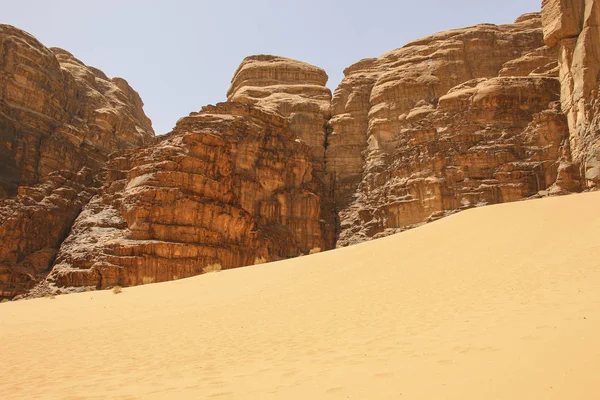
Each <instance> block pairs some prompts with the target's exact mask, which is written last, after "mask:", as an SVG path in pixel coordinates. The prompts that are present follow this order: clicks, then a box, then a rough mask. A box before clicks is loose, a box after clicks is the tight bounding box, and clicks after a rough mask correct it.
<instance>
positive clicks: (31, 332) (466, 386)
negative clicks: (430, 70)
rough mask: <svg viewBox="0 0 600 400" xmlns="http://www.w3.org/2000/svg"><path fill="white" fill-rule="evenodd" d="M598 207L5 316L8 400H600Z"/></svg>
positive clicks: (574, 205) (487, 222)
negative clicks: (181, 399)
mask: <svg viewBox="0 0 600 400" xmlns="http://www.w3.org/2000/svg"><path fill="white" fill-rule="evenodd" d="M599 201H600V193H586V194H579V195H571V196H565V197H558V198H547V199H541V200H534V201H527V202H518V203H512V204H503V205H497V206H491V207H483V208H477V209H472V210H469V211H465V212H462V213H459V214H456V215H453V216H450V217H448V218H445V219H442V220H440V221H437V222H434V223H431V224H428V225H425V226H423V227H420V228H417V229H414V230H411V231H407V232H404V233H400V234H397V235H394V236H390V237H387V238H384V239H380V240H375V241H371V242H368V243H364V244H360V245H356V246H352V247H349V248H343V249H339V250H334V251H329V252H325V253H321V254H316V255H311V256H305V257H300V258H296V259H292V260H287V261H282V262H274V263H270V264H265V265H260V266H253V267H249V268H241V269H235V270H228V271H221V272H219V273H211V274H207V275H203V276H198V277H195V278H189V279H184V280H179V281H173V282H167V283H160V284H151V285H145V286H139V287H132V288H124V289H123V292H122V293H120V294H117V295H115V294H113V292H112V291H110V290H105V291H97V292H87V293H81V294H73V295H64V296H57V297H55V298H54V299H51V298H42V299H35V300H26V301H17V302H11V303H6V304H2V305H0V340H1V341H2V343H3V344H4V349H3V351H2V362H3V374H2V375H3V379H2V380H0V394H1V397H2V398H3V399H33V398H55V399H59V398H70V399H71V398H72V399H75V398H81V399H83V398H86V399H88V398H92V397H90V394H94V396H95V397H93V398H98V399H103V398H118V399H130V398H146V399H152V398H166V397H169V398H198V399H199V398H206V399H211V398H215V399H249V398H252V399H306V398H319V399H403V398H406V399H579V400H582V399H590V400H592V399H598V398H599V396H600V374H599V371H600V341H598V338H599V337H600V291H599V290H598V288H600V244H599V243H598V232H600V209H599V208H598V202H599Z"/></svg>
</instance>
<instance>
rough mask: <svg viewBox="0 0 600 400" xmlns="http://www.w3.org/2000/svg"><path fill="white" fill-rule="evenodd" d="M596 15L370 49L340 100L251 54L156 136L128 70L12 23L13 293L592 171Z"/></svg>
mask: <svg viewBox="0 0 600 400" xmlns="http://www.w3.org/2000/svg"><path fill="white" fill-rule="evenodd" d="M596 18H597V9H596V6H595V2H594V1H584V0H580V1H552V0H548V1H544V4H543V13H542V14H541V15H540V14H539V13H532V14H525V15H523V16H521V17H519V18H518V19H517V20H516V21H515V22H514V23H513V24H507V25H492V24H481V25H476V26H473V27H468V28H462V29H455V30H451V31H446V32H441V33H437V34H434V35H431V36H428V37H426V38H422V39H419V40H416V41H413V42H411V43H409V44H407V45H405V46H404V47H401V48H399V49H396V50H393V51H390V52H388V53H385V54H383V55H382V56H380V57H378V58H372V59H364V60H361V61H359V62H357V63H355V64H353V65H351V66H350V67H348V68H346V69H345V71H344V75H345V77H344V79H343V81H342V82H341V83H340V85H339V86H338V87H337V89H336V90H335V92H334V93H333V96H332V95H331V92H330V90H329V89H327V87H326V86H325V85H326V83H327V79H328V77H327V74H326V73H325V71H323V70H322V69H320V68H318V67H315V66H313V65H310V64H307V63H304V62H300V61H296V60H292V59H289V58H284V57H278V56H270V55H256V56H250V57H247V58H245V59H244V60H243V61H242V63H241V65H240V66H239V68H238V69H237V71H236V72H235V74H234V76H233V79H232V81H231V87H230V88H229V91H228V92H227V102H226V103H220V104H217V105H216V106H206V107H204V108H202V110H201V111H200V112H194V113H191V114H190V115H189V116H187V117H184V118H182V119H180V120H179V121H178V123H177V126H176V127H175V129H174V130H173V131H172V132H171V133H169V134H168V135H166V136H163V137H159V138H156V139H152V137H153V132H152V128H151V124H150V121H149V120H148V119H147V118H146V116H145V115H144V114H143V111H142V102H141V100H140V98H139V96H138V95H137V93H135V92H134V91H133V89H131V88H130V87H129V86H128V85H127V83H126V82H125V81H123V80H121V79H119V78H113V79H109V78H107V77H106V76H105V75H104V74H103V73H101V72H100V71H98V70H96V69H94V68H92V67H88V66H85V65H84V64H83V63H81V62H80V61H78V60H76V59H75V58H74V57H73V56H72V55H70V54H69V53H67V52H66V51H64V50H60V49H47V48H45V47H43V46H42V45H41V44H39V42H37V41H36V40H35V39H34V38H32V37H30V36H29V35H27V34H25V33H24V32H21V31H18V30H16V29H15V28H12V27H8V26H2V29H1V30H0V32H2V33H3V34H2V36H0V37H1V38H2V42H1V45H0V49H1V51H2V53H1V54H0V55H1V57H0V62H1V63H2V64H1V65H0V67H1V68H0V71H2V72H1V73H2V75H1V76H2V81H1V82H0V90H1V92H0V94H1V95H2V96H1V102H0V106H1V107H2V108H1V109H0V111H1V114H0V139H1V141H0V155H7V156H6V157H3V158H2V159H1V161H0V163H2V164H1V165H0V167H1V168H0V187H1V189H0V234H2V235H3V237H6V238H8V240H6V241H5V242H4V243H2V244H0V290H3V292H2V293H3V296H4V297H12V296H15V295H16V294H22V293H27V292H30V293H29V295H31V296H39V295H43V294H45V293H51V292H52V293H57V292H70V291H80V290H83V289H84V288H97V289H102V288H107V287H111V286H115V285H123V286H129V285H138V284H144V283H149V282H158V281H166V280H172V279H178V278H184V277H188V276H192V275H196V274H200V273H203V272H204V270H205V268H214V265H219V266H220V267H221V268H223V269H228V268H235V267H241V266H245V265H252V264H255V263H258V262H264V261H272V260H279V259H284V258H289V257H295V256H299V255H302V254H307V253H309V252H312V251H316V249H319V250H326V249H330V248H333V247H335V246H347V245H351V244H355V243H359V242H362V241H365V240H370V239H373V238H378V237H382V236H385V235H389V234H392V233H395V232H399V231H402V230H405V229H408V228H411V227H414V226H418V225H420V224H423V223H426V222H429V221H433V220H435V219H437V218H441V217H443V216H445V215H449V214H451V213H454V212H457V211H460V210H463V209H467V208H470V207H477V206H482V205H487V204H496V203H503V202H510V201H518V200H522V199H527V198H531V197H539V196H547V195H557V194H566V193H571V192H577V191H581V190H582V189H584V188H586V187H594V186H595V184H596V182H597V180H598V179H600V178H599V177H600V161H599V157H598V153H597V149H598V146H600V145H598V142H597V137H598V128H597V127H598V126H600V125H599V124H600V120H599V119H600V117H598V113H597V112H596V108H597V101H596V96H597V87H596V78H597V75H598V72H599V71H600V62H599V61H600V60H597V57H598V56H597V55H598V54H600V52H599V51H598V50H599V49H597V43H596V41H597V40H600V39H598V37H599V36H598V35H597V32H596V29H597V23H596ZM598 107H600V106H598ZM109 154H110V156H109ZM65 237H66V239H65ZM59 247H60V249H59ZM50 266H52V269H51V271H50V272H49V273H48V268H49V267H50ZM46 274H48V275H47V278H46V279H44V280H43V281H42V282H41V283H39V284H38V285H37V286H35V285H36V283H38V281H40V278H43V277H44V276H46ZM34 286H35V287H34Z"/></svg>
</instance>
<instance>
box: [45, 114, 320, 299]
mask: <svg viewBox="0 0 600 400" xmlns="http://www.w3.org/2000/svg"><path fill="white" fill-rule="evenodd" d="M104 182H105V183H104V186H103V187H102V189H101V190H100V193H99V195H98V196H96V197H95V198H94V199H93V200H92V201H91V202H90V203H89V204H88V205H87V206H86V207H85V208H84V210H83V211H82V213H81V215H80V216H79V217H78V218H77V220H76V221H75V224H74V226H73V229H72V232H71V235H70V236H69V237H68V238H67V239H66V240H65V242H64V243H63V245H62V247H61V250H60V252H59V254H58V256H57V261H56V264H55V266H54V268H53V270H52V272H51V273H50V275H49V276H48V279H47V281H46V285H48V286H51V287H53V288H54V287H58V288H64V287H73V286H75V287H85V286H91V287H94V288H98V289H100V288H105V287H110V286H114V285H127V286H129V285H138V284H142V283H148V282H155V281H165V280H172V279H178V278H184V277H189V276H192V275H197V274H200V273H202V272H203V269H204V268H206V267H207V266H210V265H216V264H218V265H220V266H221V268H223V269H228V268H234V267H240V266H245V265H252V264H254V263H256V262H264V261H272V260H279V259H283V258H289V257H295V256H298V255H300V254H307V253H309V252H310V251H311V250H313V249H322V248H325V247H326V243H325V240H324V237H323V232H322V228H321V222H320V210H321V208H320V205H321V196H322V193H321V192H320V190H321V187H322V185H321V184H320V182H319V181H318V180H317V179H316V178H315V176H314V174H313V156H312V149H311V147H310V146H308V145H307V144H305V143H304V142H303V141H302V140H300V139H298V138H297V137H296V136H295V135H294V133H293V131H292V129H291V127H290V123H289V122H288V120H287V119H286V118H284V117H282V116H281V115H280V114H278V113H274V112H269V111H266V110H264V109H262V108H258V107H253V106H251V105H247V104H242V103H233V102H228V103H220V104H218V105H216V106H207V107H204V108H203V109H202V111H201V112H199V113H192V114H191V115H190V116H189V117H185V118H182V119H180V120H179V122H178V123H177V126H176V127H175V129H174V130H173V131H172V132H171V133H170V134H169V135H167V137H162V138H161V140H160V141H159V142H158V143H157V144H155V145H153V146H149V147H145V148H143V149H139V150H135V151H121V152H119V153H116V154H114V155H113V156H112V157H111V160H110V162H109V164H108V168H107V171H106V176H105V177H104ZM42 289H47V288H40V290H42ZM63 290H64V289H63Z"/></svg>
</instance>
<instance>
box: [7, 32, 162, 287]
mask: <svg viewBox="0 0 600 400" xmlns="http://www.w3.org/2000/svg"><path fill="white" fill-rule="evenodd" d="M142 106H143V103H142V100H141V99H140V97H139V95H138V94H137V93H136V92H135V91H134V90H133V89H132V88H131V87H130V86H129V85H128V84H127V82H126V81H125V80H123V79H121V78H112V79H111V78H108V77H107V76H106V75H105V74H104V73H102V72H101V71H99V70H97V69H95V68H93V67H89V66H86V65H84V64H83V63H82V62H81V61H79V60H77V59H76V58H75V57H73V55H71V54H70V53H68V52H66V51H65V50H62V49H58V48H51V49H49V48H47V47H45V46H44V45H42V44H41V43H40V42H39V41H37V40H36V39H35V38H34V37H33V36H31V35H29V34H28V33H26V32H23V31H21V30H19V29H17V28H14V27H12V26H9V25H0V237H1V238H2V239H3V240H2V243H1V244H0V298H3V297H12V296H14V295H15V294H19V293H21V292H23V291H24V290H26V289H27V288H29V287H31V286H32V285H33V284H35V282H36V281H37V280H38V279H39V278H40V277H41V276H43V275H44V272H47V270H48V268H49V267H50V266H51V264H52V261H53V259H54V255H55V253H56V251H57V250H58V247H59V246H60V243H61V242H62V240H63V239H64V238H65V237H66V235H67V233H68V232H69V230H70V228H71V224H72V223H73V220H74V219H75V217H76V216H77V214H78V213H79V212H80V211H81V207H82V206H83V205H85V203H86V202H87V201H88V200H89V199H90V198H91V196H92V194H93V187H92V186H93V178H94V175H95V173H94V171H97V170H99V169H100V168H102V167H103V166H104V164H105V162H106V160H107V159H108V154H109V153H111V152H113V151H115V150H118V149H124V148H133V147H136V146H139V145H142V144H144V143H148V142H149V141H151V140H152V138H153V137H154V132H153V130H152V125H151V122H150V120H149V119H148V118H147V117H146V115H145V114H144V112H143V110H142Z"/></svg>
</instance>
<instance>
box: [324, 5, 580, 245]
mask: <svg viewBox="0 0 600 400" xmlns="http://www.w3.org/2000/svg"><path fill="white" fill-rule="evenodd" d="M344 73H345V78H344V80H343V81H342V83H341V84H340V86H339V87H338V88H337V89H336V91H335V93H334V97H333V100H332V115H333V116H332V119H331V121H330V126H331V128H332V134H331V135H330V136H329V138H328V143H329V146H328V148H327V170H328V173H329V177H330V184H331V185H332V187H333V190H332V191H333V193H334V196H335V199H334V200H335V204H336V207H337V210H338V212H339V219H340V230H339V237H338V242H337V245H338V246H344V245H348V244H353V243H358V242H360V241H364V240H368V239H370V238H376V237H379V236H382V235H387V234H391V233H394V232H397V231H399V230H403V229H406V228H407V227H411V226H414V225H416V224H420V223H423V222H426V221H430V220H432V219H435V218H439V217H441V216H443V215H447V214H448V213H452V212H455V211H457V210H460V209H463V208H467V207H473V206H476V205H483V204H494V203H500V202H507V201H515V200H519V199H524V198H527V197H530V196H533V195H536V194H538V192H540V191H546V190H548V189H550V188H551V187H552V190H554V191H564V190H569V189H573V188H574V187H575V188H576V186H577V182H574V178H573V177H572V173H574V171H573V167H572V166H571V165H570V164H569V163H570V161H571V160H570V151H569V148H568V141H565V139H566V138H567V137H568V129H567V125H566V120H565V119H564V116H563V115H561V113H560V109H559V108H558V107H557V106H556V105H555V104H554V103H556V102H557V101H558V100H559V99H558V93H559V91H560V85H559V82H558V80H557V79H556V73H557V62H556V53H555V52H554V51H552V50H551V49H549V48H547V47H546V46H544V43H543V38H542V27H541V21H540V16H539V14H527V15H525V16H522V17H520V18H519V19H518V20H517V21H516V22H515V23H514V24H511V25H501V26H496V25H490V24H483V25H477V26H475V27H470V28H465V29H457V30H452V31H448V32H442V33H438V34H435V35H433V36H430V37H427V38H423V39H420V40H417V41H414V42H412V43H409V44H408V45H406V46H404V47H402V48H400V49H397V50H394V51H391V52H389V53H386V54H384V55H382V56H381V57H379V58H377V59H366V60H362V61H360V62H358V63H357V64H355V65H353V66H351V67H349V68H347V69H346V70H345V71H344ZM559 160H562V161H564V162H563V164H561V162H559ZM559 167H560V170H561V174H560V179H558V181H559V184H562V186H557V185H555V183H556V181H557V177H558V176H559ZM575 180H576V178H575ZM553 185H554V186H553Z"/></svg>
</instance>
